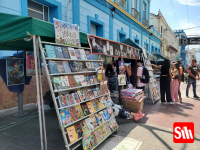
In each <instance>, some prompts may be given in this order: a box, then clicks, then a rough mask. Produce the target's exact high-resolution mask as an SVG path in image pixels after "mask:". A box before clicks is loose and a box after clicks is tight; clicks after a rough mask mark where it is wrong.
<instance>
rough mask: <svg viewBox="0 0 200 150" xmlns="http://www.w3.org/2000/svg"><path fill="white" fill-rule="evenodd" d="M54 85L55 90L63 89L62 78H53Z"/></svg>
mask: <svg viewBox="0 0 200 150" xmlns="http://www.w3.org/2000/svg"><path fill="white" fill-rule="evenodd" d="M53 85H54V89H55V90H61V89H63V86H62V81H61V79H60V77H53Z"/></svg>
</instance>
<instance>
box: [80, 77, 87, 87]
mask: <svg viewBox="0 0 200 150" xmlns="http://www.w3.org/2000/svg"><path fill="white" fill-rule="evenodd" d="M79 80H80V82H81V85H82V86H85V85H87V84H86V82H85V77H84V75H79Z"/></svg>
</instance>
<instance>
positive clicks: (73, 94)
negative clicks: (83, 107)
mask: <svg viewBox="0 0 200 150" xmlns="http://www.w3.org/2000/svg"><path fill="white" fill-rule="evenodd" d="M72 96H73V99H74V100H75V103H80V102H81V101H80V99H79V96H78V93H77V92H75V93H72Z"/></svg>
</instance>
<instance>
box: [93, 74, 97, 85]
mask: <svg viewBox="0 0 200 150" xmlns="http://www.w3.org/2000/svg"><path fill="white" fill-rule="evenodd" d="M93 81H94V84H97V83H98V82H97V77H96V76H93Z"/></svg>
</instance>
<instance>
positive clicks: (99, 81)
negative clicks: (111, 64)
mask: <svg viewBox="0 0 200 150" xmlns="http://www.w3.org/2000/svg"><path fill="white" fill-rule="evenodd" d="M97 81H98V83H101V82H102V81H103V70H102V69H98V70H97Z"/></svg>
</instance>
